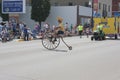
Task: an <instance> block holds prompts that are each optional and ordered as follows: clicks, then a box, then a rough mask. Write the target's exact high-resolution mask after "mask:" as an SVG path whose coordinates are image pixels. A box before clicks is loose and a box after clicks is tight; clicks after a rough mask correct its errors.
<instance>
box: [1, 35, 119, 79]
mask: <svg viewBox="0 0 120 80" xmlns="http://www.w3.org/2000/svg"><path fill="white" fill-rule="evenodd" d="M65 41H66V42H67V43H68V44H70V45H72V47H73V50H72V51H69V50H68V48H67V47H66V46H65V45H64V44H63V43H62V42H61V44H60V46H59V47H58V48H57V49H56V50H54V51H49V50H46V49H45V48H43V47H42V44H41V41H40V40H34V41H29V42H17V41H12V42H8V43H4V44H2V43H0V80H120V40H105V41H91V40H90V39H89V38H86V37H84V38H82V39H80V38H79V37H68V38H65Z"/></svg>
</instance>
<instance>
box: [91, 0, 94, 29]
mask: <svg viewBox="0 0 120 80" xmlns="http://www.w3.org/2000/svg"><path fill="white" fill-rule="evenodd" d="M91 6H92V17H91V18H92V19H91V27H92V28H93V27H94V20H93V12H94V0H92V4H91Z"/></svg>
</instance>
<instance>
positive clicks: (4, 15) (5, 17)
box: [0, 0, 9, 21]
mask: <svg viewBox="0 0 120 80" xmlns="http://www.w3.org/2000/svg"><path fill="white" fill-rule="evenodd" d="M1 1H2V0H1ZM1 1H0V16H1V17H2V19H3V21H8V20H9V14H3V13H2V2H1Z"/></svg>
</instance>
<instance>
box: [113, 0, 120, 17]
mask: <svg viewBox="0 0 120 80" xmlns="http://www.w3.org/2000/svg"><path fill="white" fill-rule="evenodd" d="M112 5H113V6H112V14H113V16H114V14H115V13H119V14H120V0H112Z"/></svg>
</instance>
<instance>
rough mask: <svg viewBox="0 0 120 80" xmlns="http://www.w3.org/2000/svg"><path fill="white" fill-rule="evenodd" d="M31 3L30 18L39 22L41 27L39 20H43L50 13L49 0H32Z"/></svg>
mask: <svg viewBox="0 0 120 80" xmlns="http://www.w3.org/2000/svg"><path fill="white" fill-rule="evenodd" d="M31 5H32V10H31V19H33V20H34V21H37V22H39V24H40V28H41V22H42V21H45V20H46V18H47V17H48V16H49V13H50V6H51V5H50V0H32V1H31Z"/></svg>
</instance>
